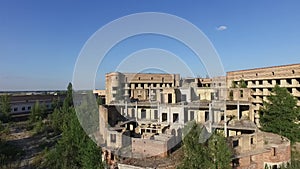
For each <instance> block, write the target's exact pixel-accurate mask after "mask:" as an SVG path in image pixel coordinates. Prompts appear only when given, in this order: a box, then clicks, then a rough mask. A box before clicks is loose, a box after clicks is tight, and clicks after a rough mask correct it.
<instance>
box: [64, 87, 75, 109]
mask: <svg viewBox="0 0 300 169" xmlns="http://www.w3.org/2000/svg"><path fill="white" fill-rule="evenodd" d="M64 106H66V107H70V106H73V88H72V83H69V84H68V87H67V93H66V98H65V100H64Z"/></svg>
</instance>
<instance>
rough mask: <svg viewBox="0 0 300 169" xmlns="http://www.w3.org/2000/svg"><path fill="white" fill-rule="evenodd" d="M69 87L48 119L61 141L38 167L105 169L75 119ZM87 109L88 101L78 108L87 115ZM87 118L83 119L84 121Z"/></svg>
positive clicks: (99, 154)
mask: <svg viewBox="0 0 300 169" xmlns="http://www.w3.org/2000/svg"><path fill="white" fill-rule="evenodd" d="M71 87H72V84H69V86H68V91H67V94H66V100H65V101H64V103H63V106H62V107H61V108H59V109H55V110H54V113H53V114H52V116H51V118H50V119H51V125H52V126H55V127H56V128H57V129H58V130H60V132H61V138H60V139H59V140H58V142H57V144H56V145H55V146H54V148H53V149H52V150H50V151H49V152H48V153H46V157H45V159H46V160H45V162H43V163H42V165H41V167H40V168H53V169H56V168H57V169H69V168H72V169H77V168H78V169H79V168H80V169H81V168H84V169H100V168H104V167H103V165H102V162H101V149H100V148H99V147H98V146H97V145H96V144H95V143H94V142H93V141H92V140H91V139H90V138H89V136H88V135H87V134H86V133H85V131H84V130H83V128H82V127H81V125H80V123H79V120H78V118H77V116H76V112H75V108H74V106H73V99H72V88H71ZM87 97H89V95H87ZM93 97H94V96H93ZM94 99H95V98H94ZM95 105H96V104H95ZM88 107H91V106H89V104H88V102H83V103H82V105H81V106H80V108H79V109H80V110H81V111H82V112H84V113H88V112H89V111H90V109H89V108H88ZM80 114H81V113H79V115H80ZM81 115H82V114H81ZM87 117H88V116H84V118H87ZM96 119H98V118H96Z"/></svg>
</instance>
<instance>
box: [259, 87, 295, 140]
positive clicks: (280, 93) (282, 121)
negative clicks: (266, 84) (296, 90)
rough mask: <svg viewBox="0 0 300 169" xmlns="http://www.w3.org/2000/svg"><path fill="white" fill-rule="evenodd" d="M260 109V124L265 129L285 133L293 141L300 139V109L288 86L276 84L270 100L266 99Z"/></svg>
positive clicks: (269, 97)
mask: <svg viewBox="0 0 300 169" xmlns="http://www.w3.org/2000/svg"><path fill="white" fill-rule="evenodd" d="M263 105H264V106H263V108H261V110H260V124H261V126H262V129H263V130H264V131H268V132H273V133H277V134H280V135H283V136H285V137H287V138H289V139H290V140H291V142H295V141H299V140H300V133H299V130H300V125H299V124H297V123H296V122H297V121H299V119H298V117H299V114H300V109H299V108H298V107H297V99H296V98H294V97H293V96H292V95H291V94H290V93H289V92H288V90H287V89H286V88H282V87H279V86H278V85H276V86H275V87H274V88H273V90H272V93H271V95H270V96H268V101H264V103H263Z"/></svg>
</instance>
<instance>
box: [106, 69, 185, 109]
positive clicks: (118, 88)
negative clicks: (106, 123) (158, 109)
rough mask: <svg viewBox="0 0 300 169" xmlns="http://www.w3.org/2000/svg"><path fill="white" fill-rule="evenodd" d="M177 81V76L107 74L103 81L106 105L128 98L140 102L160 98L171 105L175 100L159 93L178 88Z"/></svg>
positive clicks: (178, 77)
mask: <svg viewBox="0 0 300 169" xmlns="http://www.w3.org/2000/svg"><path fill="white" fill-rule="evenodd" d="M179 81H180V76H179V74H149V73H138V74H135V73H120V72H112V73H108V74H106V81H105V82H106V88H105V91H106V104H110V103H113V102H116V101H117V100H129V99H130V98H134V99H138V100H140V101H147V100H153V101H156V100H160V98H161V97H163V100H167V102H171V103H173V102H175V100H174V98H173V97H174V96H172V94H169V93H168V95H167V96H165V95H164V96H162V94H161V92H162V89H169V90H171V89H170V88H176V87H179V85H180V84H179ZM171 93H172V92H171ZM164 94H165V93H164ZM172 98H173V99H172Z"/></svg>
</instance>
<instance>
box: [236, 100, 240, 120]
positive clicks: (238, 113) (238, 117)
mask: <svg viewBox="0 0 300 169" xmlns="http://www.w3.org/2000/svg"><path fill="white" fill-rule="evenodd" d="M237 119H238V120H240V101H238V102H237Z"/></svg>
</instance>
